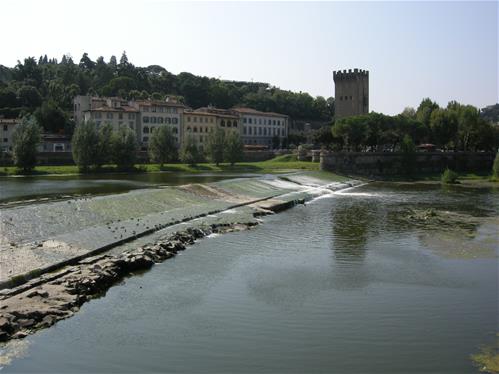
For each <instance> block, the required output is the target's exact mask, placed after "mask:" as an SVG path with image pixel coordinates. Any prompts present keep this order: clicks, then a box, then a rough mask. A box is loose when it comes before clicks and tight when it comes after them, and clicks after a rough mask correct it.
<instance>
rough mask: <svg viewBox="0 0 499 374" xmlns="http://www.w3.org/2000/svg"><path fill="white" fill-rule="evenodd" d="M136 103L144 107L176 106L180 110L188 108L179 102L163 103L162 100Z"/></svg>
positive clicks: (138, 101) (137, 101)
mask: <svg viewBox="0 0 499 374" xmlns="http://www.w3.org/2000/svg"><path fill="white" fill-rule="evenodd" d="M135 103H137V104H139V105H143V106H153V105H154V106H175V107H179V108H186V106H185V105H184V104H182V103H179V102H174V101H161V100H136V101H135Z"/></svg>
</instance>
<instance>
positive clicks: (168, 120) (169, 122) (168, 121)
mask: <svg viewBox="0 0 499 374" xmlns="http://www.w3.org/2000/svg"><path fill="white" fill-rule="evenodd" d="M165 123H167V124H169V125H171V124H172V119H171V118H170V117H166V118H165Z"/></svg>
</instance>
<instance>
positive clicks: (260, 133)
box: [258, 127, 262, 135]
mask: <svg viewBox="0 0 499 374" xmlns="http://www.w3.org/2000/svg"><path fill="white" fill-rule="evenodd" d="M258 135H262V128H261V127H259V128H258Z"/></svg>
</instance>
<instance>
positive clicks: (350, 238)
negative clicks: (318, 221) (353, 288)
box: [333, 201, 373, 262]
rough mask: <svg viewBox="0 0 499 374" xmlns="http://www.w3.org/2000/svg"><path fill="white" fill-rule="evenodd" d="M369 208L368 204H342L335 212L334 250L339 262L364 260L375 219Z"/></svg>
mask: <svg viewBox="0 0 499 374" xmlns="http://www.w3.org/2000/svg"><path fill="white" fill-rule="evenodd" d="M345 203H346V202H345ZM369 208H370V207H369V205H368V204H367V202H365V201H364V202H361V201H358V202H350V203H346V204H340V205H338V206H336V207H335V209H334V210H333V237H334V248H333V250H334V255H335V257H336V260H337V261H346V262H351V261H362V260H363V259H364V257H365V254H366V243H367V239H368V233H369V228H370V224H371V221H372V218H373V216H372V214H370V213H372V212H370V209H369Z"/></svg>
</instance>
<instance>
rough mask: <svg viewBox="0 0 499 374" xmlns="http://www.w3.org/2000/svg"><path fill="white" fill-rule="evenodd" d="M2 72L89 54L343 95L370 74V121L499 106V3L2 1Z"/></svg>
mask: <svg viewBox="0 0 499 374" xmlns="http://www.w3.org/2000/svg"><path fill="white" fill-rule="evenodd" d="M0 9H1V10H2V14H3V15H4V16H3V17H2V22H0V35H1V36H2V37H1V38H0V39H1V44H0V45H1V47H0V64H2V65H5V66H9V67H13V66H15V64H16V63H17V60H22V59H24V58H25V57H28V56H35V57H37V58H38V57H39V56H40V55H44V54H47V55H48V56H49V57H57V58H58V59H59V60H60V58H61V56H62V55H63V54H70V55H71V56H72V57H73V59H74V60H75V62H78V61H79V60H80V58H81V55H82V54H83V52H87V53H88V54H89V56H90V58H92V59H93V60H94V61H95V60H96V59H97V57H98V56H101V55H102V56H104V58H105V59H106V61H108V60H109V57H110V56H111V55H116V56H117V58H118V59H119V57H120V56H121V54H122V53H123V51H126V53H127V56H128V59H129V61H130V62H132V63H133V64H134V65H136V66H147V65H161V66H163V67H164V68H166V69H167V70H168V71H170V72H172V73H174V74H178V73H180V72H182V71H187V72H191V73H193V74H198V75H205V76H208V77H215V78H221V79H227V80H246V81H255V82H256V81H259V82H268V83H270V84H272V85H273V86H276V87H280V88H281V89H286V90H292V91H303V92H308V93H310V94H311V95H313V96H317V95H321V96H324V97H330V96H334V82H333V70H339V69H341V70H342V69H350V68H352V69H353V68H360V69H367V70H369V75H370V81H369V85H370V92H369V94H370V108H369V109H370V110H371V111H376V112H382V113H386V114H396V113H400V112H401V111H402V110H403V109H404V108H405V107H407V106H412V107H417V106H418V105H419V103H420V102H421V100H422V99H423V98H425V97H430V98H432V99H433V100H435V101H437V102H438V103H439V104H440V105H443V106H445V105H446V104H447V102H448V101H450V100H457V101H459V102H462V103H466V104H473V105H475V106H478V107H484V106H486V105H490V104H494V103H496V102H498V101H499V100H498V85H499V80H498V17H499V10H498V3H497V2H496V1H491V2H477V1H473V2H464V1H458V2H452V1H445V2H431V1H426V2H409V1H398V2H395V1H391V2H374V1H369V2H356V1H355V2H209V1H199V2H170V1H164V0H141V1H139V0H121V1H118V0H116V1H115V0H99V1H95V0H85V1H67V0H2V1H1V5H0Z"/></svg>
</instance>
